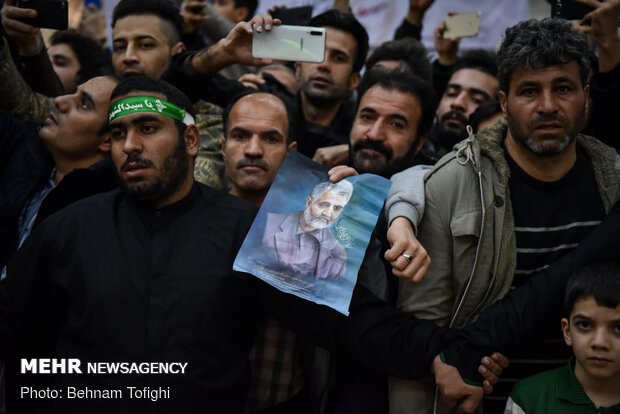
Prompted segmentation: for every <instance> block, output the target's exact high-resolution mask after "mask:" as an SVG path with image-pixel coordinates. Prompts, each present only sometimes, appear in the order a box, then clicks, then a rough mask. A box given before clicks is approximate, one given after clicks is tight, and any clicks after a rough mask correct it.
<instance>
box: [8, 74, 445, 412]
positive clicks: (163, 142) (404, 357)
mask: <svg viewBox="0 0 620 414" xmlns="http://www.w3.org/2000/svg"><path fill="white" fill-rule="evenodd" d="M112 99H113V107H112V108H111V110H110V125H109V126H110V134H111V140H112V141H111V147H112V149H111V151H112V158H113V162H114V165H115V168H116V170H117V173H118V175H119V176H120V178H121V181H122V184H123V186H122V187H123V189H122V190H115V191H112V192H109V193H104V194H100V195H97V196H94V197H91V198H88V199H85V200H82V201H80V202H78V203H74V204H73V205H71V206H69V207H68V208H66V209H65V210H63V211H62V212H60V213H58V214H56V215H54V216H53V217H50V218H48V219H47V220H46V221H45V222H43V223H41V225H40V226H39V227H38V228H37V229H36V230H35V232H34V233H33V234H32V236H31V237H30V238H29V240H28V241H27V242H26V243H25V244H24V246H23V248H22V249H21V250H20V251H19V252H18V254H17V255H16V257H15V260H14V261H13V262H12V263H11V265H9V268H8V274H7V278H6V279H5V280H4V281H3V282H2V283H1V284H0V355H10V356H11V357H12V358H14V359H11V360H10V362H11V364H10V365H9V369H8V372H9V374H11V375H12V377H11V378H10V379H11V381H10V382H9V385H10V391H9V396H11V397H12V400H11V402H12V403H13V404H14V405H13V406H11V407H10V408H15V411H16V412H18V409H20V408H21V409H22V410H23V412H63V413H70V412H80V413H82V412H90V413H96V412H110V411H112V410H114V411H115V412H117V413H123V412H127V413H136V412H184V413H192V412H215V413H221V412H227V413H235V412H241V410H242V409H243V405H244V400H245V394H246V392H247V384H248V375H249V372H248V363H247V354H248V351H249V348H250V345H251V343H252V340H253V337H254V333H255V329H256V319H257V316H258V314H259V313H260V312H261V311H264V312H267V313H269V314H272V315H275V316H277V317H278V318H279V319H280V320H281V321H283V323H285V324H286V325H289V326H294V327H295V329H296V330H297V331H298V332H300V333H302V334H304V335H306V336H307V337H309V338H314V339H316V340H317V341H318V342H319V343H320V344H322V345H324V346H328V347H330V348H339V349H346V350H347V354H348V356H350V357H351V358H354V359H356V360H358V361H361V362H362V363H364V364H365V365H368V366H369V367H372V368H373V369H375V370H376V371H377V372H381V373H390V374H392V375H399V376H407V377H409V376H419V375H421V374H422V373H423V371H424V368H425V367H426V366H427V365H428V363H429V362H430V361H431V360H432V359H433V358H434V357H435V355H436V354H437V353H438V351H439V350H441V349H444V348H445V347H446V346H447V345H448V340H450V336H451V335H453V333H451V332H449V331H448V330H440V329H438V328H437V327H436V326H434V324H432V323H430V322H427V321H422V320H417V319H415V318H414V317H411V316H409V315H406V314H403V313H399V312H397V311H395V310H394V309H392V308H389V307H386V305H385V304H384V303H382V302H381V301H380V300H378V299H377V298H374V297H373V296H372V295H370V294H369V293H368V291H366V290H365V289H364V288H363V287H360V286H357V287H356V289H355V292H354V295H353V300H352V304H351V307H350V315H349V317H347V318H345V317H344V316H342V315H340V314H338V313H336V312H334V311H332V310H330V309H328V308H326V307H323V306H318V305H315V304H312V303H310V302H307V301H304V300H301V299H299V298H296V297H294V296H290V295H285V294H281V293H278V292H277V291H275V289H273V288H271V287H269V286H268V285H267V284H264V283H262V282H260V281H258V279H254V278H251V277H249V276H248V275H244V274H240V273H236V272H233V271H232V270H231V267H232V266H231V264H232V262H233V260H234V257H235V254H236V251H237V249H238V248H239V247H240V245H241V243H242V241H243V238H244V237H245V233H246V231H247V229H248V228H249V226H250V224H251V220H252V217H253V214H254V210H255V209H254V207H251V206H249V205H247V204H244V203H243V202H241V201H240V200H238V199H236V198H232V197H231V196H228V195H225V194H222V193H219V192H217V191H215V190H212V189H210V188H208V187H205V186H202V185H200V184H196V183H194V181H193V175H192V171H193V165H192V164H193V162H192V158H193V157H194V156H195V154H196V152H197V147H198V131H197V128H196V126H195V125H194V124H193V114H192V111H191V104H190V103H189V101H188V100H187V99H186V98H185V97H184V96H183V95H182V94H180V93H179V92H178V91H177V90H175V89H173V88H171V87H170V86H169V85H166V84H165V83H163V82H161V81H155V80H152V79H147V78H133V79H129V80H126V81H123V82H122V83H121V84H119V86H118V87H117V88H116V89H115V91H114V92H113V98H112ZM49 356H54V357H58V358H78V359H79V360H80V361H81V366H82V368H85V367H86V363H87V362H125V363H127V364H131V363H141V362H147V363H149V362H161V363H172V362H175V363H181V364H187V365H185V367H186V368H184V370H183V371H182V373H179V374H169V375H167V376H164V375H157V374H154V373H150V374H147V373H145V372H130V373H128V374H124V375H120V374H110V375H101V374H95V375H86V374H73V375H55V376H52V377H50V376H46V375H31V376H26V375H21V376H16V375H17V371H18V366H16V365H15V363H17V362H19V361H18V360H17V359H16V358H35V357H49ZM436 364H437V366H441V365H440V364H441V362H436ZM20 386H21V387H26V390H29V389H35V390H40V389H43V390H45V389H46V387H50V389H58V390H59V391H61V392H63V393H64V397H63V398H58V399H52V400H49V399H47V400H46V399H29V398H27V397H26V398H19V397H18V396H19V394H20V391H21V392H24V391H23V390H24V388H20ZM28 387H31V388H28ZM72 387H74V388H72ZM147 387H148V388H147ZM145 389H147V390H152V391H155V392H156V393H158V394H157V395H158V396H159V398H154V399H155V400H157V401H153V400H152V399H148V398H141V397H139V396H137V395H138V394H137V393H136V392H135V390H145ZM76 390H81V391H83V392H84V393H86V397H87V398H82V399H72V398H71V397H70V396H71V395H73V394H72V392H74V391H76ZM89 391H90V393H88V392H89ZM113 391H115V393H114V395H119V394H118V392H120V395H121V396H122V397H117V398H116V399H115V398H111V399H105V397H103V398H102V397H101V396H103V395H112V392H113ZM106 392H107V394H106ZM26 394H28V392H27V393H26ZM132 395H133V397H132ZM151 395H152V394H151Z"/></svg>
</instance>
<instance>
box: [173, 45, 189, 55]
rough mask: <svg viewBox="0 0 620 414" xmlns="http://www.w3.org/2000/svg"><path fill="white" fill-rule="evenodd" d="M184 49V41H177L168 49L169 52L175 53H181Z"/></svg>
mask: <svg viewBox="0 0 620 414" xmlns="http://www.w3.org/2000/svg"><path fill="white" fill-rule="evenodd" d="M185 49H187V47H186V46H185V43H183V42H177V43H176V44H175V45H174V46H172V49H170V54H171V55H176V54H177V53H181V52H182V51H184V50H185Z"/></svg>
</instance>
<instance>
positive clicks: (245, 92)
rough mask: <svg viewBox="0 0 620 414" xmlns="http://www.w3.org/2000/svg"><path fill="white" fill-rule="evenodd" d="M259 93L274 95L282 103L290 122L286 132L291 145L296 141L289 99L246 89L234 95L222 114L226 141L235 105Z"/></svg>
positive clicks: (288, 142) (269, 93)
mask: <svg viewBox="0 0 620 414" xmlns="http://www.w3.org/2000/svg"><path fill="white" fill-rule="evenodd" d="M257 93H264V94H267V95H272V96H275V97H276V98H278V100H280V102H282V105H283V106H284V109H285V110H286V119H287V121H288V129H287V131H286V143H287V144H290V143H291V142H293V141H294V139H293V137H292V136H291V135H292V134H291V125H292V122H294V121H293V116H292V114H293V110H292V108H291V103H290V102H289V100H288V99H286V98H285V97H283V96H280V95H278V94H277V93H272V92H264V91H257V90H253V89H245V90H243V91H241V92H239V93H237V94H236V95H234V96H233V97H232V98H231V99H230V102H229V104H228V105H227V106H226V108H224V112H223V113H222V121H223V123H224V139H228V121H229V118H230V112H231V111H232V108H233V106H235V104H236V103H237V102H238V101H239V100H240V99H241V98H244V97H246V96H250V95H254V94H257Z"/></svg>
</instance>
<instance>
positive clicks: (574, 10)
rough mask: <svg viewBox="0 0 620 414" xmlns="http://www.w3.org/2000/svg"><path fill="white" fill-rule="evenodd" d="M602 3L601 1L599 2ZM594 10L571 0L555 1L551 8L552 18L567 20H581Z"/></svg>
mask: <svg viewBox="0 0 620 414" xmlns="http://www.w3.org/2000/svg"><path fill="white" fill-rule="evenodd" d="M599 1H600V0H599ZM592 10H594V7H590V6H587V5H585V4H581V3H577V2H575V1H571V0H562V1H558V0H554V2H553V4H552V6H551V17H561V18H563V19H566V20H581V19H583V16H585V15H586V14H588V13H590V12H591V11H592Z"/></svg>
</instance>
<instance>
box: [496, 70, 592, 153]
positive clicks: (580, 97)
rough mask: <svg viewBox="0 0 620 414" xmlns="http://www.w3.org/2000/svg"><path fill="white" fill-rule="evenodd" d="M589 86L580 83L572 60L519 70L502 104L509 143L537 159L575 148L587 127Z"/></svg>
mask: <svg viewBox="0 0 620 414" xmlns="http://www.w3.org/2000/svg"><path fill="white" fill-rule="evenodd" d="M588 94H589V86H586V87H585V88H584V87H583V86H582V84H581V78H580V72H579V66H578V65H577V63H576V62H574V61H571V62H569V63H566V64H562V65H554V66H548V67H546V68H542V69H538V70H532V69H517V70H516V71H515V72H513V74H512V77H511V79H510V90H509V92H508V94H506V93H504V92H503V91H500V103H501V105H502V109H503V110H504V112H505V113H506V119H507V120H508V137H507V144H508V141H509V140H512V141H514V142H515V143H518V144H519V145H518V146H517V148H525V149H527V151H529V152H530V153H533V154H536V155H538V156H554V155H556V154H560V153H563V152H564V151H566V150H569V149H570V148H573V147H574V142H575V137H576V136H577V134H578V133H579V132H580V131H581V129H582V128H583V126H584V124H585V118H586V110H587V108H586V107H587V101H588Z"/></svg>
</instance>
